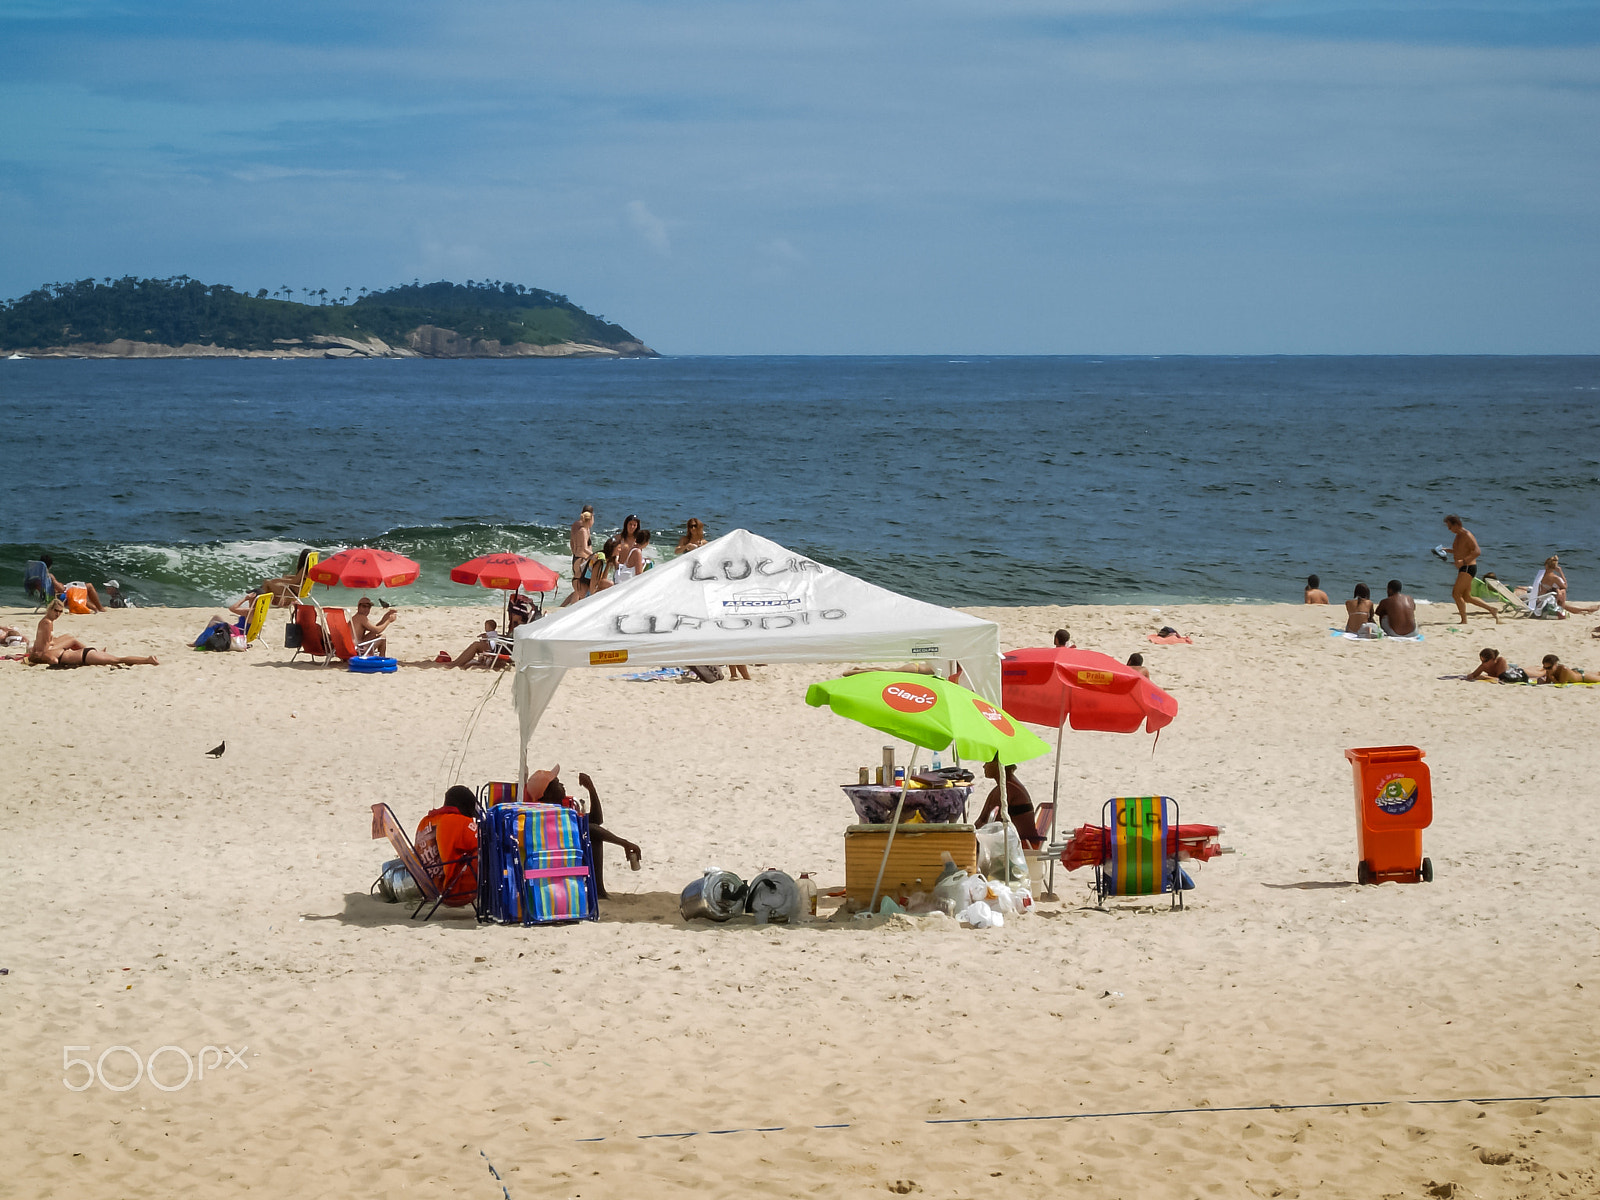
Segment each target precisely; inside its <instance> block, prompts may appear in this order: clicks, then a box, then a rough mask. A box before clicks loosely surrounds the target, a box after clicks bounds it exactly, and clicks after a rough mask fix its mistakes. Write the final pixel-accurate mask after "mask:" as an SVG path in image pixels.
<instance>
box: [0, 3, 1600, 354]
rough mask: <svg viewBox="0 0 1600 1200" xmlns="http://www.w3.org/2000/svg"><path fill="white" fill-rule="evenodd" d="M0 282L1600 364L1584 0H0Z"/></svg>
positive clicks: (729, 339)
mask: <svg viewBox="0 0 1600 1200" xmlns="http://www.w3.org/2000/svg"><path fill="white" fill-rule="evenodd" d="M0 106H3V107H0V113H3V114H4V117H5V119H4V120H3V121H0V298H10V297H16V296H20V295H22V294H23V293H25V292H27V291H29V290H30V289H32V288H35V287H38V286H40V285H41V284H44V283H47V282H53V281H57V280H67V279H78V278H87V277H105V276H121V275H130V274H131V275H139V276H170V275H179V274H183V275H189V276H192V277H194V278H197V279H201V280H204V281H206V282H208V283H227V284H230V285H232V286H234V287H238V288H251V289H254V288H258V287H266V288H270V289H276V288H279V287H281V286H284V285H288V286H290V287H293V288H295V289H300V288H303V287H309V288H312V289H316V288H323V287H325V288H327V289H329V291H330V292H332V293H339V292H342V290H343V289H344V288H346V287H349V288H352V289H356V288H360V287H383V286H388V285H392V284H395V283H401V282H409V281H411V280H412V279H421V280H424V281H427V280H433V279H451V280H456V281H462V280H465V279H469V278H470V279H499V280H509V281H515V282H518V283H525V284H528V285H530V286H536V287H542V288H547V289H549V290H551V291H556V292H562V293H565V294H566V295H568V296H570V297H571V298H572V299H573V300H574V301H575V302H576V303H578V304H581V305H583V306H584V307H585V308H587V309H589V311H591V312H594V313H598V314H601V315H603V316H605V317H606V318H608V319H610V320H613V321H616V322H618V323H620V324H622V325H624V326H626V327H627V328H628V329H630V330H631V331H632V332H633V333H635V334H636V335H637V336H639V337H640V338H642V339H643V340H644V341H646V342H647V343H649V344H650V345H651V346H652V347H654V348H655V349H657V350H659V351H661V352H663V353H671V354H943V353H963V354H1272V353H1291V354H1296V353H1333V354H1346V353H1355V354H1360V353H1404V354H1409V353H1420V354H1427V353H1513V354H1518V353H1597V352H1600V0H1593V2H1586V3H1547V2H1544V0H1515V2H1501V0H1483V2H1478V3H1466V2H1456V3H1450V2H1443V3H1437V4H1434V3H1428V2H1427V0H1415V2H1412V0H1365V2H1364V3H1352V4H1345V3H1335V2H1319V0H1273V2H1270V3H1260V2H1257V3H1230V2H1227V0H1194V2H1188V0H1120V2H1117V3H1111V2H1108V0H1080V2H1062V3H1045V2H1043V0H1034V2H1030V0H972V2H967V0H920V2H919V3H914V4H913V3H899V2H896V0H845V2H837V3H836V2H830V0H815V2H813V0H792V2H782V0H759V2H758V0H749V2H744V0H706V2H700V0H651V2H649V3H616V2H613V0H585V2H584V3H582V4H571V3H561V4H556V3H543V2H540V0H481V2H480V0H451V2H450V3H445V4H441V3H438V2H437V0H430V2H429V3H416V2H414V0H382V3H377V2H368V0H339V2H336V3H334V4H328V3H326V2H325V0H324V2H322V3H317V4H310V3H305V2H303V0H275V2H274V3H273V4H271V5H228V4H218V3H216V2H215V0H190V2H188V3H165V4H162V3H148V4H134V3H125V4H117V3H99V2H81V3H80V2H75V0H0Z"/></svg>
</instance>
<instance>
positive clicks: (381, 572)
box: [310, 546, 422, 588]
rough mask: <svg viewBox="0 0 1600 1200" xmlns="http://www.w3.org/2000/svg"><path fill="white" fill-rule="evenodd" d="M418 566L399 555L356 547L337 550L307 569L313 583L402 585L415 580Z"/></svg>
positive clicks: (373, 585)
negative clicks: (337, 551) (309, 569)
mask: <svg viewBox="0 0 1600 1200" xmlns="http://www.w3.org/2000/svg"><path fill="white" fill-rule="evenodd" d="M421 573H422V568H421V567H419V566H417V564H416V563H414V562H412V561H411V560H410V559H409V558H407V557H406V556H405V555H403V554H393V553H391V552H390V551H388V550H371V549H368V548H367V547H364V546H363V547H359V548H356V549H353V550H341V551H339V553H337V554H335V555H334V556H333V557H332V558H325V559H323V560H322V561H321V562H319V563H318V564H317V565H316V566H314V567H312V568H311V571H310V575H311V580H312V582H313V583H326V584H335V583H340V584H343V585H344V586H345V587H351V588H375V587H404V586H405V585H406V584H408V583H415V582H416V581H417V576H418V575H419V574H421Z"/></svg>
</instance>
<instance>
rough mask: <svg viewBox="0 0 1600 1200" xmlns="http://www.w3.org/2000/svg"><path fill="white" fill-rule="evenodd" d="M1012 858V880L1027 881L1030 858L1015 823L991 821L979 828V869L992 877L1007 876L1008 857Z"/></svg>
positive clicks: (1003, 877) (1013, 881)
mask: <svg viewBox="0 0 1600 1200" xmlns="http://www.w3.org/2000/svg"><path fill="white" fill-rule="evenodd" d="M1008 857H1009V858H1010V860H1011V882H1012V883H1016V882H1018V881H1019V880H1020V881H1022V882H1024V883H1025V882H1027V879H1028V860H1027V858H1026V857H1025V856H1024V855H1023V853H1022V838H1021V837H1020V836H1019V835H1018V833H1017V827H1016V826H1015V825H1006V824H1003V823H1001V822H1000V821H990V822H989V823H988V824H987V825H985V826H984V827H983V828H982V829H980V830H978V870H979V871H981V872H982V873H983V874H985V875H987V876H988V877H989V878H990V879H1000V880H1004V879H1005V878H1006V859H1007V858H1008Z"/></svg>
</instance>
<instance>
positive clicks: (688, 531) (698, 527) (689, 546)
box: [678, 517, 706, 554]
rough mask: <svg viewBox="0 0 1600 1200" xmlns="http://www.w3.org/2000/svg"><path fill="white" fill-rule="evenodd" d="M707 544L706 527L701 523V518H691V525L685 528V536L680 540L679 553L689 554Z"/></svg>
mask: <svg viewBox="0 0 1600 1200" xmlns="http://www.w3.org/2000/svg"><path fill="white" fill-rule="evenodd" d="M705 544H706V527H705V526H704V525H702V524H701V523H700V518H699V517H690V518H689V523H688V524H687V525H685V526H684V527H683V536H682V537H681V538H679V539H678V553H679V554H687V553H689V551H691V550H698V549H700V547H701V546H704V545H705Z"/></svg>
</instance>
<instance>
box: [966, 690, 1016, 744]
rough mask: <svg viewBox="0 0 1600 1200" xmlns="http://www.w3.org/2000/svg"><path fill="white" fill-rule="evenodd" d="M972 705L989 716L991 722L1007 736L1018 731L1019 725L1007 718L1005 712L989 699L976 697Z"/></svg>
mask: <svg viewBox="0 0 1600 1200" xmlns="http://www.w3.org/2000/svg"><path fill="white" fill-rule="evenodd" d="M972 707H973V708H975V709H977V710H978V711H979V712H981V713H982V714H983V715H984V716H985V717H987V718H988V719H989V724H991V725H993V726H994V727H995V728H996V729H998V730H999V731H1000V732H1001V733H1003V734H1004V735H1005V736H1006V737H1010V736H1011V735H1012V734H1014V733H1016V731H1017V727H1016V726H1015V725H1013V724H1012V723H1011V722H1010V721H1009V720H1007V719H1006V715H1005V713H1003V712H1001V711H1000V710H999V709H998V708H996V707H995V706H994V705H992V704H990V703H989V702H988V701H987V700H979V699H977V698H976V697H974V699H973V701H972Z"/></svg>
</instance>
